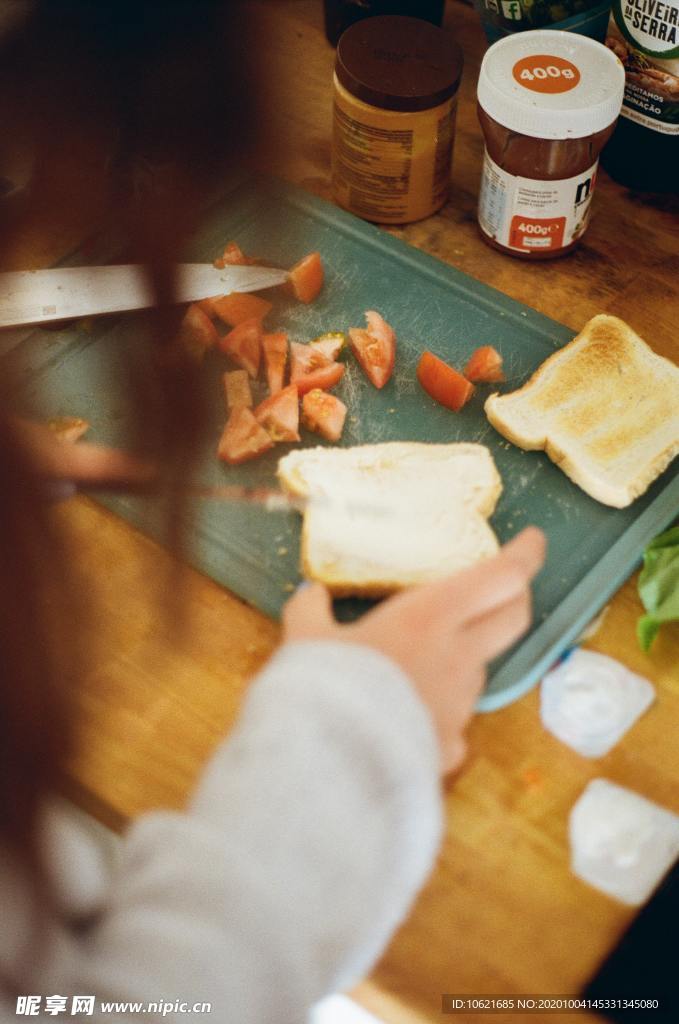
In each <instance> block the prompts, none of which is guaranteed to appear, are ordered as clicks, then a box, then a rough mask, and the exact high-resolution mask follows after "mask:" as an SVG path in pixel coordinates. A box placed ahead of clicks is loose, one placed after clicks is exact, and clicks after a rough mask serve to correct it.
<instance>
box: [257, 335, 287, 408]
mask: <svg viewBox="0 0 679 1024" xmlns="http://www.w3.org/2000/svg"><path fill="white" fill-rule="evenodd" d="M262 351H263V352H264V365H265V366H266V380H267V384H268V385H269V392H270V393H271V394H272V395H275V394H276V393H277V392H278V391H280V390H281V389H282V387H283V379H284V377H285V364H286V362H287V359H288V336H287V334H286V332H285V331H277V332H275V333H274V334H264V335H262Z"/></svg>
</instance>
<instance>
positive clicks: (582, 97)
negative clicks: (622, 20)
mask: <svg viewBox="0 0 679 1024" xmlns="http://www.w3.org/2000/svg"><path fill="white" fill-rule="evenodd" d="M624 88H625V71H624V68H623V66H622V63H621V62H620V61H619V60H618V58H617V57H616V55H615V54H614V53H613V51H612V50H609V49H608V47H606V46H604V45H603V44H602V43H597V42H596V41H595V40H594V39H590V38H589V37H588V36H580V35H577V34H576V33H574V32H563V31H559V30H556V29H536V30H535V31H532V32H516V33H515V34H514V35H511V36H506V37H505V38H504V39H500V40H499V41H498V42H497V43H494V44H493V45H492V46H491V47H490V48H489V49H488V50H487V51H486V55H485V56H484V58H483V62H482V64H481V72H480V75H479V86H478V100H479V104H480V105H481V107H482V108H483V110H485V112H486V114H488V115H489V117H492V118H493V120H494V121H497V122H498V123H499V124H501V125H503V126H504V127H505V128H508V129H509V130H510V131H514V132H518V133H519V134H521V135H530V136H531V137H532V138H535V139H581V138H584V137H586V136H588V135H593V134H594V132H600V131H603V130H604V129H605V128H608V126H609V125H611V124H613V122H614V121H615V119H616V117H617V116H618V114H619V113H620V107H621V105H622V97H623V92H624Z"/></svg>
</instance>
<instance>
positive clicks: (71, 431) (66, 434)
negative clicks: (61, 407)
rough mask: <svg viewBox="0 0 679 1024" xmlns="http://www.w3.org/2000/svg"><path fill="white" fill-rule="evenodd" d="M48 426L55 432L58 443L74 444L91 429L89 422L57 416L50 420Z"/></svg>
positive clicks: (77, 418) (72, 417)
mask: <svg viewBox="0 0 679 1024" xmlns="http://www.w3.org/2000/svg"><path fill="white" fill-rule="evenodd" d="M47 426H48V427H49V428H50V430H52V431H53V432H54V435H55V437H56V438H57V440H58V441H65V442H66V443H71V444H72V443H74V442H75V441H78V440H79V439H80V438H81V437H82V436H83V434H86V433H87V431H88V430H89V429H90V425H89V423H88V422H87V420H81V419H80V418H79V417H77V416H55V417H54V418H53V419H51V420H48V423H47Z"/></svg>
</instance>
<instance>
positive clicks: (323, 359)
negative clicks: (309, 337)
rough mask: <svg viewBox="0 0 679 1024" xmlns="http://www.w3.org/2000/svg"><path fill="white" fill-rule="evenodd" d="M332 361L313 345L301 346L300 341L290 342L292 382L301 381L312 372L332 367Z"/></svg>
mask: <svg viewBox="0 0 679 1024" xmlns="http://www.w3.org/2000/svg"><path fill="white" fill-rule="evenodd" d="M331 364H332V359H329V358H328V356H326V355H325V354H324V353H323V352H321V350H320V349H318V348H314V346H313V345H300V343H299V342H298V341H291V342H290V380H291V381H295V380H299V378H300V377H304V376H305V375H306V374H307V373H311V371H312V370H320V369H321V367H323V366H330V365H331Z"/></svg>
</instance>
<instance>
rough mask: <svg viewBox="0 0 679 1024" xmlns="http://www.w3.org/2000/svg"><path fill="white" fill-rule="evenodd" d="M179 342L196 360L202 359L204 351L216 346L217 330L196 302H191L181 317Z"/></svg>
mask: <svg viewBox="0 0 679 1024" xmlns="http://www.w3.org/2000/svg"><path fill="white" fill-rule="evenodd" d="M179 340H180V342H181V344H182V345H183V346H184V348H185V349H186V350H187V352H189V354H190V355H192V356H195V357H196V358H197V359H202V358H203V356H204V355H205V353H206V351H207V350H208V349H209V348H212V346H213V345H216V344H217V340H218V334H217V328H216V327H215V325H214V324H213V323H212V320H210V317H209V316H208V315H207V313H205V312H204V311H203V310H202V309H201V307H200V306H199V305H198V303H197V302H192V303H191V305H190V306H189V307H188V309H187V310H186V312H185V313H184V316H183V317H182V322H181V324H180V325H179Z"/></svg>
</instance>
